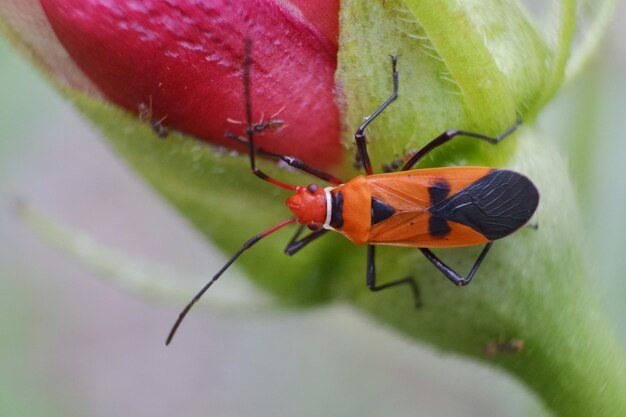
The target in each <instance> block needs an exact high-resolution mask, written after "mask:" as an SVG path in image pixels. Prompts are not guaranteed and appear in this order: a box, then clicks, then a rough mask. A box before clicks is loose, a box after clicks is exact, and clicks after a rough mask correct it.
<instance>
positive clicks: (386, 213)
mask: <svg viewBox="0 0 626 417" xmlns="http://www.w3.org/2000/svg"><path fill="white" fill-rule="evenodd" d="M395 212H396V211H395V210H394V209H393V207H390V206H389V205H387V204H385V203H383V202H382V201H380V200H379V199H377V198H376V197H372V226H373V225H375V224H376V223H380V222H382V221H383V220H385V219H387V218H389V217H391V215H392V214H394V213H395Z"/></svg>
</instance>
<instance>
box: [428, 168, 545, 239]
mask: <svg viewBox="0 0 626 417" xmlns="http://www.w3.org/2000/svg"><path fill="white" fill-rule="evenodd" d="M538 204H539V192H538V191H537V188H536V187H535V185H534V184H533V183H532V182H531V181H530V180H529V179H528V178H526V177H525V176H523V175H520V174H518V173H516V172H512V171H507V170H493V171H491V172H490V173H489V174H487V175H485V176H484V177H482V178H480V179H479V180H477V181H476V182H474V183H472V184H470V185H469V186H467V187H466V188H464V189H463V190H461V191H459V192H458V193H456V194H454V195H452V196H450V197H449V198H447V199H446V200H444V201H441V202H439V203H437V204H434V205H433V206H431V207H430V208H429V209H428V210H429V211H430V212H431V214H432V217H433V218H436V219H439V220H440V221H454V222H456V223H460V224H464V225H466V226H469V227H471V228H472V229H474V230H476V231H477V232H479V233H481V234H482V235H484V236H485V237H486V238H487V239H489V240H495V239H500V238H503V237H505V236H508V235H509V234H511V233H513V232H514V231H515V230H517V229H519V228H520V227H522V226H523V225H524V224H526V223H527V222H528V220H530V218H531V217H532V215H533V213H534V212H535V210H536V209H537V205H538Z"/></svg>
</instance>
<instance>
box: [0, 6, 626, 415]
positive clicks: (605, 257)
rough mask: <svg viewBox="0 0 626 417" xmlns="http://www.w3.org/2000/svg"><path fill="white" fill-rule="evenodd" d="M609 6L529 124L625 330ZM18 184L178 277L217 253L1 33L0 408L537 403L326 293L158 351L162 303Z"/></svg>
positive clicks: (486, 411) (166, 315)
mask: <svg viewBox="0 0 626 417" xmlns="http://www.w3.org/2000/svg"><path fill="white" fill-rule="evenodd" d="M618 9H619V10H618V13H617V16H616V21H615V22H614V24H613V25H612V28H611V31H610V33H609V36H608V39H607V42H605V43H604V45H603V46H602V47H601V50H600V51H598V54H597V59H596V60H595V61H594V62H593V63H592V65H591V66H590V67H589V68H588V69H587V71H585V73H584V74H583V75H582V76H581V77H580V78H578V79H576V80H575V82H574V83H573V84H572V85H570V86H569V87H567V88H566V89H565V90H564V91H562V92H561V94H560V95H559V96H558V97H557V99H556V100H555V101H554V102H553V103H551V104H550V105H549V107H548V108H547V109H546V110H545V111H544V112H543V113H542V115H541V117H540V119H539V121H538V124H539V127H540V129H541V130H542V131H543V132H545V137H546V138H549V139H547V140H553V141H557V142H558V143H559V144H560V145H561V147H562V149H563V152H564V154H565V155H567V158H568V160H569V162H570V171H571V174H572V177H573V179H574V181H575V184H576V187H577V190H578V196H579V202H580V209H581V215H582V218H583V219H584V224H585V230H584V232H585V235H586V236H587V237H588V239H587V241H586V243H587V250H588V252H589V259H592V260H593V261H592V264H591V268H592V273H591V276H592V277H593V279H594V282H593V285H594V287H595V288H596V289H597V292H598V295H599V297H600V298H601V299H602V300H603V303H604V305H605V307H606V311H607V315H608V316H609V317H610V319H611V321H612V322H613V323H615V326H616V329H617V331H618V333H619V336H620V338H621V340H622V341H623V342H626V322H625V321H624V300H625V299H626V297H625V296H626V279H625V277H624V272H623V271H626V256H624V255H623V253H624V252H625V251H626V184H625V180H626V173H625V172H624V161H626V141H625V140H624V139H625V138H626V120H625V119H626V117H625V116H624V115H625V114H626V29H625V28H626V6H625V5H624V3H623V2H622V3H620V4H619V6H618ZM18 197H19V198H21V199H24V200H26V201H28V202H29V203H32V204H33V205H34V206H36V207H38V208H39V209H41V210H43V211H44V212H46V213H48V214H49V215H51V216H53V217H56V218H59V219H62V220H63V221H64V222H66V223H68V224H70V225H72V227H76V228H77V229H81V230H85V231H87V232H88V233H90V234H91V235H93V236H96V237H97V239H98V240H99V241H101V242H103V243H105V244H107V245H109V246H112V247H116V248H119V249H121V250H122V251H124V252H125V253H127V254H128V255H129V256H131V257H132V256H137V257H142V258H147V259H153V260H155V261H158V262H159V263H162V264H165V265H169V266H171V267H173V268H176V269H177V270H179V271H181V273H182V274H187V275H199V276H210V275H211V274H212V273H213V272H214V271H215V270H216V269H217V268H219V265H220V264H221V263H222V262H223V260H224V257H223V255H222V254H218V253H216V252H215V251H214V250H213V248H212V247H211V246H210V245H209V244H207V243H206V242H204V241H203V239H202V238H201V237H200V236H199V235H197V234H196V233H195V232H194V231H193V230H192V229H191V228H190V227H188V226H187V224H186V223H185V221H184V220H182V219H180V218H179V217H178V216H177V215H176V213H175V212H174V211H173V210H172V209H170V208H169V207H167V206H166V205H165V204H164V203H163V202H162V201H161V200H160V199H159V198H157V197H156V196H155V195H154V194H153V193H152V192H151V191H150V190H149V189H148V188H147V187H146V186H145V184H144V183H143V182H142V181H141V179H139V178H137V177H136V176H135V175H134V173H133V172H131V171H130V170H129V169H128V168H127V167H126V166H124V165H123V163H122V162H121V161H119V160H118V159H117V158H116V157H115V156H114V155H113V154H112V153H111V152H110V150H109V149H108V148H107V147H106V145H105V144H104V141H103V140H101V139H100V138H98V135H97V133H96V132H95V131H94V130H93V129H92V128H91V127H90V126H89V125H88V123H87V122H86V121H84V120H83V119H82V118H81V116H80V115H78V114H77V113H76V111H74V110H73V109H72V108H71V106H70V105H68V103H66V102H64V101H63V100H62V99H61V98H60V97H59V96H58V94H57V93H56V92H55V91H54V90H52V88H51V87H50V86H49V85H48V84H47V83H46V82H45V81H44V80H43V79H42V78H41V76H40V75H39V74H38V73H37V72H36V71H35V70H33V69H32V68H31V67H30V65H29V64H27V63H26V62H25V61H24V60H23V59H22V58H21V57H19V56H18V55H17V54H16V53H15V51H14V50H12V48H11V47H9V46H8V45H7V44H6V42H5V41H3V40H0V245H1V246H0V415H1V416H44V415H45V416H85V415H89V416H102V417H104V416H107V417H110V416H150V417H159V416H171V415H181V416H189V417H193V416H205V415H218V416H226V417H228V416H298V417H304V416H320V415H331V416H335V415H337V416H338V415H341V416H357V415H358V416H379V415H394V416H410V415H411V416H413V415H425V416H435V417H436V416H460V415H462V416H481V417H488V416H503V415H506V416H512V417H515V416H520V417H521V416H540V415H544V414H545V412H544V410H543V409H542V406H541V404H539V403H538V402H537V401H536V400H535V399H534V398H533V396H532V395H531V394H529V393H528V392H527V391H526V390H525V389H524V388H523V387H521V386H520V385H519V384H517V383H516V382H515V381H513V380H512V379H511V378H510V377H508V376H506V375H503V374H502V373H500V372H499V371H496V370H490V369H488V368H486V367H484V366H482V365H477V364H473V363H468V362H466V361H464V360H462V359H459V358H455V357H451V356H444V355H440V354H438V353H437V352H435V351H433V350H432V349H430V348H429V347H426V346H415V345H414V344H413V343H409V342H408V341H406V340H404V339H402V338H399V337H398V336H397V335H396V334H394V333H393V332H392V331H390V330H388V329H385V328H381V327H380V326H379V325H378V324H375V323H372V322H370V321H368V320H367V319H366V318H364V317H362V316H361V315H359V314H358V313H356V312H354V311H352V310H350V309H349V308H347V307H342V306H335V307H331V308H327V309H324V310H316V311H312V312H306V313H293V312H286V313H285V314H276V315H271V316H268V315H264V316H261V317H256V316H244V317H223V316H215V315H211V314H204V315H203V314H199V313H196V314H193V315H191V316H190V317H189V319H188V322H186V323H185V337H181V338H179V340H177V341H176V343H174V344H173V345H172V346H171V347H169V348H167V349H166V348H165V346H164V345H163V340H164V336H165V335H166V333H167V331H168V330H169V326H170V325H171V323H172V321H173V320H174V318H175V317H176V315H177V314H178V309H177V308H170V307H164V306H160V305H156V304H153V303H149V302H146V301H145V300H141V299H137V298H135V297H132V296H130V295H128V294H125V293H123V292H121V291H119V290H117V289H116V288H113V287H112V286H111V285H109V284H107V283H106V282H103V281H102V280H100V279H99V278H98V277H97V275H96V274H94V273H93V272H92V271H89V270H87V269H85V268H83V267H81V266H79V265H78V264H77V263H76V262H75V261H73V260H72V259H71V258H70V257H68V256H66V255H64V254H63V253H60V252H58V251H56V250H55V249H53V248H51V247H50V246H49V245H47V244H46V243H45V242H44V241H43V239H41V238H40V237H39V236H37V235H36V234H35V233H34V232H32V231H31V230H30V229H28V228H27V227H26V226H25V225H23V224H22V223H21V222H20V221H19V220H18V219H17V217H16V216H15V213H14V210H13V208H14V207H13V206H14V203H15V200H16V199H17V198H18ZM539 222H541V219H539ZM531 261H532V260H529V262H531ZM294 262H297V259H294ZM346 279H351V278H349V277H347V278H346ZM416 393H417V394H416Z"/></svg>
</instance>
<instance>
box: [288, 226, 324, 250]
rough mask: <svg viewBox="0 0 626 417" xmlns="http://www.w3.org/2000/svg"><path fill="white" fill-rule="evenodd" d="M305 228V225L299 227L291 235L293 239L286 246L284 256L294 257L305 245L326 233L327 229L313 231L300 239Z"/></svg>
mask: <svg viewBox="0 0 626 417" xmlns="http://www.w3.org/2000/svg"><path fill="white" fill-rule="evenodd" d="M305 227H306V226H305V225H300V227H298V230H297V231H296V233H295V234H294V235H293V237H292V238H291V240H290V241H289V243H288V244H287V247H286V248H285V254H287V255H289V256H291V255H295V254H296V253H298V252H299V251H300V249H303V248H304V247H305V246H306V245H308V244H309V243H311V242H313V241H314V240H315V239H317V238H318V237H320V236H322V235H323V234H324V233H326V232H328V229H323V228H320V229H317V230H314V231H313V232H311V233H309V234H308V235H306V236H305V237H303V238H302V239H300V235H301V234H302V232H303V231H304V228H305Z"/></svg>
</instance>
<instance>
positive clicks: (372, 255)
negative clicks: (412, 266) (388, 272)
mask: <svg viewBox="0 0 626 417" xmlns="http://www.w3.org/2000/svg"><path fill="white" fill-rule="evenodd" d="M397 285H408V286H409V287H411V291H412V293H413V300H414V301H415V307H421V305H422V302H421V300H420V294H419V289H418V288H417V284H416V283H415V280H414V279H413V278H412V277H407V278H404V279H399V280H396V281H391V282H388V283H386V284H382V285H376V246H374V245H368V246H367V287H368V288H369V289H370V290H372V291H380V290H384V289H386V288H390V287H395V286H397Z"/></svg>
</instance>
